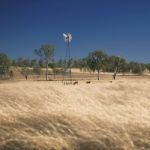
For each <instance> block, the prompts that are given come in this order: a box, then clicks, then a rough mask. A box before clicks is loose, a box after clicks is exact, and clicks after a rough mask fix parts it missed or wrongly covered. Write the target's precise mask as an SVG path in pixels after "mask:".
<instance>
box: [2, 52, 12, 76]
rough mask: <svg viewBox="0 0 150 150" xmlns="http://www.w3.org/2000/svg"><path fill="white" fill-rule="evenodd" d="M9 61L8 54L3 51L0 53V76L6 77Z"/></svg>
mask: <svg viewBox="0 0 150 150" xmlns="http://www.w3.org/2000/svg"><path fill="white" fill-rule="evenodd" d="M10 66H11V61H10V59H9V58H8V56H7V55H6V54H4V53H0V77H1V78H3V77H4V78H6V77H7V75H8V73H9V68H10Z"/></svg>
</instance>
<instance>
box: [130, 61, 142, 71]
mask: <svg viewBox="0 0 150 150" xmlns="http://www.w3.org/2000/svg"><path fill="white" fill-rule="evenodd" d="M130 69H131V71H132V73H136V74H142V72H143V69H142V66H141V64H139V63H137V62H134V61H131V62H130Z"/></svg>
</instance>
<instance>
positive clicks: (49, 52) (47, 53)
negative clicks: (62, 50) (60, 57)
mask: <svg viewBox="0 0 150 150" xmlns="http://www.w3.org/2000/svg"><path fill="white" fill-rule="evenodd" d="M54 51H55V48H54V46H53V45H49V44H44V45H41V47H40V49H36V50H35V51H34V52H35V54H36V55H38V56H39V57H40V58H41V59H42V60H44V61H45V64H46V80H48V64H49V61H50V60H51V59H52V58H53V55H54Z"/></svg>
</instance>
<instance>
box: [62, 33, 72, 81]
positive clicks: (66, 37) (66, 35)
mask: <svg viewBox="0 0 150 150" xmlns="http://www.w3.org/2000/svg"><path fill="white" fill-rule="evenodd" d="M63 38H64V41H65V42H66V43H67V48H66V60H68V61H66V60H65V65H64V72H65V70H66V69H68V68H69V78H70V81H71V80H72V77H71V58H70V43H71V40H72V35H71V34H70V33H63ZM64 77H65V73H64Z"/></svg>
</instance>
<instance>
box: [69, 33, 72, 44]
mask: <svg viewBox="0 0 150 150" xmlns="http://www.w3.org/2000/svg"><path fill="white" fill-rule="evenodd" d="M68 40H69V42H71V40H72V35H71V34H70V33H68Z"/></svg>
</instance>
